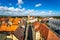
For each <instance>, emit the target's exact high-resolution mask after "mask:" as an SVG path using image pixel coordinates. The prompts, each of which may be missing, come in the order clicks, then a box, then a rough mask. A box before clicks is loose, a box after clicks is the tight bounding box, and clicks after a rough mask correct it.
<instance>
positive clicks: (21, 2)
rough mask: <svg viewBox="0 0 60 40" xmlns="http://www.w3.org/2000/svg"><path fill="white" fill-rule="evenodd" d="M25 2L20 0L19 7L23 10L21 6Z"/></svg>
mask: <svg viewBox="0 0 60 40" xmlns="http://www.w3.org/2000/svg"><path fill="white" fill-rule="evenodd" d="M23 3H24V2H23V1H22V0H18V3H17V5H18V6H19V8H21V4H23Z"/></svg>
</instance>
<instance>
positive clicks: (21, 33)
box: [14, 27, 24, 40]
mask: <svg viewBox="0 0 60 40" xmlns="http://www.w3.org/2000/svg"><path fill="white" fill-rule="evenodd" d="M14 35H15V37H16V38H18V40H23V38H24V28H22V27H18V28H17V29H16V31H15V32H14Z"/></svg>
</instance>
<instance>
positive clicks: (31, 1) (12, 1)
mask: <svg viewBox="0 0 60 40" xmlns="http://www.w3.org/2000/svg"><path fill="white" fill-rule="evenodd" d="M2 9H3V10H2ZM12 9H13V10H12ZM6 10H8V11H6ZM17 10H18V11H17ZM2 13H3V15H22V16H24V15H28V13H30V15H38V16H41V15H43V16H50V15H57V16H60V0H0V15H2Z"/></svg>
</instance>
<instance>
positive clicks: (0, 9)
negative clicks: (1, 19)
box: [0, 6, 53, 16]
mask: <svg viewBox="0 0 60 40" xmlns="http://www.w3.org/2000/svg"><path fill="white" fill-rule="evenodd" d="M52 12H53V11H51V10H50V11H39V10H33V9H25V8H21V9H20V8H14V7H6V6H5V7H4V6H0V15H10V16H27V15H28V14H29V15H31V16H45V15H52V14H53V13H52Z"/></svg>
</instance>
